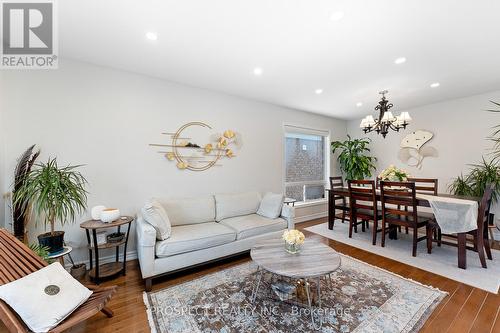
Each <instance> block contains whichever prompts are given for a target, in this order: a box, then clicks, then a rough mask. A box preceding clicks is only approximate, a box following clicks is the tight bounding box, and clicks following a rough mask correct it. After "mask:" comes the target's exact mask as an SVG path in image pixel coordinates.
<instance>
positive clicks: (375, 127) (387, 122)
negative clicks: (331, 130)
mask: <svg viewBox="0 0 500 333" xmlns="http://www.w3.org/2000/svg"><path fill="white" fill-rule="evenodd" d="M388 92H389V91H387V90H384V91H381V92H379V94H381V95H382V99H381V100H380V102H378V105H377V106H376V107H375V111H379V116H378V119H377V120H375V119H374V118H373V116H372V115H368V116H366V117H365V118H363V120H361V124H359V127H360V128H361V129H362V130H363V132H365V133H369V132H373V131H376V132H377V134H382V136H383V137H384V138H385V136H386V135H387V133H389V129H391V130H393V131H396V132H399V130H400V129H402V128H403V129H404V128H406V126H408V124H409V123H410V121H411V117H410V114H409V113H408V112H401V114H400V115H399V116H397V117H394V115H393V114H392V112H391V111H389V110H390V109H391V108H392V107H393V105H392V103H389V101H388V100H387V99H386V98H385V94H387V93H388Z"/></svg>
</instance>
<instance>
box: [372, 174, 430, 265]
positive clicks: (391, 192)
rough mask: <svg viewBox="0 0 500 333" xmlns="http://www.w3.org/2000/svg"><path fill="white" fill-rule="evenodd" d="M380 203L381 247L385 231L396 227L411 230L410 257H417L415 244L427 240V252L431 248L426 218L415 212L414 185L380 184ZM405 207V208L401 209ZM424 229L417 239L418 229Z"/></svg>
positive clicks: (383, 243) (410, 183) (399, 183)
mask: <svg viewBox="0 0 500 333" xmlns="http://www.w3.org/2000/svg"><path fill="white" fill-rule="evenodd" d="M380 201H381V203H382V247H384V246H385V234H386V231H387V230H386V229H387V227H389V230H390V229H394V228H396V227H397V226H402V227H408V228H409V229H412V230H413V248H412V256H414V257H416V256H417V244H418V242H420V241H422V240H427V252H429V253H430V251H431V248H432V228H431V226H430V225H429V221H431V219H429V218H428V217H424V216H420V215H419V214H418V211H417V198H416V191H415V183H413V182H388V181H381V182H380ZM403 207H405V208H403ZM422 227H425V228H426V233H425V236H421V237H418V229H419V228H422Z"/></svg>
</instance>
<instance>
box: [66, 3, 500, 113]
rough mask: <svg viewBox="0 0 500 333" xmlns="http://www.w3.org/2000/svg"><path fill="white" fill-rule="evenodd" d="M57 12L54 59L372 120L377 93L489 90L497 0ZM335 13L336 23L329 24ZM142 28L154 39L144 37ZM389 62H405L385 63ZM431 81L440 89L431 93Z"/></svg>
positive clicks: (131, 6)
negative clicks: (57, 53) (57, 48)
mask: <svg viewBox="0 0 500 333" xmlns="http://www.w3.org/2000/svg"><path fill="white" fill-rule="evenodd" d="M58 6H59V36H60V41H59V45H60V55H61V56H62V57H67V58H72V59H78V60H82V61H86V62H90V63H95V64H99V65H104V66H110V67H114V68H119V69H124V70H128V71H133V72H138V73H143V74H147V75H152V76H155V77H160V78H164V79H167V80H171V81H176V82H180V83H185V84H188V85H192V86H196V87H203V88H207V89H212V90H216V91H222V92H226V93H229V94H233V95H238V96H243V97H248V98H252V99H256V100H260V101H266V102H270V103H275V104H278V105H284V106H288V107H292V108H297V109H302V110H306V111H311V112H315V113H321V114H326V115H330V116H335V117H340V118H348V119H353V118H358V117H361V116H362V115H364V114H366V113H369V112H372V110H373V107H374V106H375V105H376V103H377V101H378V99H379V96H378V92H379V91H380V90H382V89H388V90H389V91H390V93H389V95H388V96H389V99H390V100H391V102H393V103H394V105H395V107H394V109H393V110H394V111H395V112H396V113H398V109H399V110H401V109H406V108H410V107H415V106H419V105H424V104H429V103H433V102H437V101H441V100H446V99H451V98H456V97H461V96H468V95H473V94H478V93H482V92H486V91H493V90H497V89H500V43H499V40H500V19H499V13H500V1H498V0H475V1H456V0H440V1H435V0H405V1H402V0H378V1H374V0H364V1H362V0H348V1H323V0H315V1H311V0H245V1H244V0H198V1H194V0H182V1H181V0H177V1H174V0H168V1H167V0H163V1H159V0H158V1H153V0H140V1H139V0H133V1H132V0H106V1H103V0H85V1H81V0H80V1H79V0H64V1H58ZM337 11H343V12H344V13H345V16H344V18H343V19H342V20H340V21H337V22H334V21H332V20H331V19H330V17H331V15H332V13H334V12H337ZM150 31H152V32H156V33H157V34H158V40H156V41H151V40H148V39H146V38H145V34H146V33H147V32H150ZM398 57H406V58H407V62H406V63H404V64H401V65H396V64H394V60H395V59H396V58H398ZM255 67H261V68H262V70H263V74H262V75H261V76H259V77H257V76H255V75H254V74H253V69H254V68H255ZM432 82H440V83H441V86H440V87H439V88H434V89H433V88H430V87H429V85H430V84H431V83H432ZM318 88H321V89H323V90H324V91H323V93H322V94H321V95H316V94H315V90H316V89H318ZM357 102H363V106H362V107H356V103H357ZM235 111H237V110H235Z"/></svg>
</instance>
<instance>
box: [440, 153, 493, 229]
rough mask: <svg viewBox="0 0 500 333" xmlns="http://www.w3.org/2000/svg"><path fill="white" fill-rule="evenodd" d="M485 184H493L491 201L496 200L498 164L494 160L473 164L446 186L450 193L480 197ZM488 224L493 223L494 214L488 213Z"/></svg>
mask: <svg viewBox="0 0 500 333" xmlns="http://www.w3.org/2000/svg"><path fill="white" fill-rule="evenodd" d="M487 184H491V185H492V186H493V195H492V201H493V202H498V199H499V198H500V166H499V165H498V164H497V163H495V161H489V162H488V161H486V160H485V159H484V158H483V161H482V163H481V164H473V165H472V169H471V170H470V172H469V174H467V175H465V176H464V175H460V176H459V177H457V178H455V179H454V180H453V182H452V183H451V184H450V185H449V186H448V189H449V190H450V192H451V193H453V194H455V195H465V196H472V197H482V196H483V193H484V190H485V188H486V185H487ZM489 219H490V220H489V221H490V224H492V223H493V220H494V214H492V213H490V216H489Z"/></svg>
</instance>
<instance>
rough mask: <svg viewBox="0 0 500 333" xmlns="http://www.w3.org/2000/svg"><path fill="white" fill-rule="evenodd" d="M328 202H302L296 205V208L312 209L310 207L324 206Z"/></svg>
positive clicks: (325, 200) (324, 199)
mask: <svg viewBox="0 0 500 333" xmlns="http://www.w3.org/2000/svg"><path fill="white" fill-rule="evenodd" d="M327 202H328V199H326V198H322V199H318V200H311V201H300V202H296V203H295V208H299V207H310V206H318V205H323V204H326V203H327Z"/></svg>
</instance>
